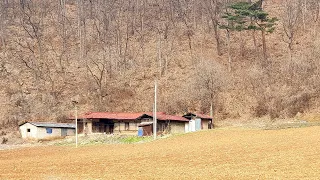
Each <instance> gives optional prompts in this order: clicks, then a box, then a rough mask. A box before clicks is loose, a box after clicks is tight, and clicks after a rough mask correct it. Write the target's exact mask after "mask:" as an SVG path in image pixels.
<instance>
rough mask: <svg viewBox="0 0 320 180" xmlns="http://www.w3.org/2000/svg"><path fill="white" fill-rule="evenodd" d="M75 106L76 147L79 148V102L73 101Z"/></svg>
mask: <svg viewBox="0 0 320 180" xmlns="http://www.w3.org/2000/svg"><path fill="white" fill-rule="evenodd" d="M72 104H73V105H74V113H75V120H76V147H78V107H77V104H78V101H72Z"/></svg>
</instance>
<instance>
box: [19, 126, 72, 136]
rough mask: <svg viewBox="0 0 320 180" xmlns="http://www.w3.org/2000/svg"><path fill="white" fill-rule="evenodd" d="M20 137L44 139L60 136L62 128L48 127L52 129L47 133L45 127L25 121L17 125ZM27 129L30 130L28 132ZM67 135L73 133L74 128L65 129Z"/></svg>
mask: <svg viewBox="0 0 320 180" xmlns="http://www.w3.org/2000/svg"><path fill="white" fill-rule="evenodd" d="M19 129H20V133H21V136H22V138H25V139H46V138H53V137H61V131H62V128H50V129H51V130H52V131H51V133H48V131H47V128H46V127H37V126H35V125H33V124H31V123H25V124H23V125H22V126H20V127H19ZM28 129H29V131H30V132H28ZM66 132H67V135H68V136H73V135H74V134H75V129H72V128H67V129H66Z"/></svg>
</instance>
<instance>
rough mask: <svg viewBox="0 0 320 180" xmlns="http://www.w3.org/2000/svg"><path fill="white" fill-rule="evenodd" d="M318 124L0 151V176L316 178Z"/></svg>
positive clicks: (319, 141) (319, 148)
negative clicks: (113, 142) (314, 125)
mask: <svg viewBox="0 0 320 180" xmlns="http://www.w3.org/2000/svg"><path fill="white" fill-rule="evenodd" d="M319 167H320V127H308V128H295V129H283V130H252V129H216V130H212V131H203V132H197V133H190V134H186V135H179V136H174V137H171V138H168V139H160V140H157V141H153V142H148V143H141V144H122V145H89V146H81V147H79V148H74V147H71V146H46V147H37V148H35V147H33V148H22V149H14V150H4V151H0V179H303V178H305V179H318V178H320V168H319Z"/></svg>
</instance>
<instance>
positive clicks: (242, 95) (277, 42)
mask: <svg viewBox="0 0 320 180" xmlns="http://www.w3.org/2000/svg"><path fill="white" fill-rule="evenodd" d="M230 2H234V1H230ZM299 2H300V1H299ZM0 3H1V8H2V9H1V11H0V12H1V19H0V30H1V34H0V37H1V38H0V40H1V43H0V78H1V82H0V87H1V89H0V110H1V114H0V123H1V122H2V126H1V127H16V126H17V124H18V122H20V121H25V120H39V121H49V120H53V121H64V120H65V117H66V116H69V115H70V113H72V110H73V105H72V101H73V100H76V101H78V102H79V104H78V106H79V109H80V112H87V111H130V112H132V111H151V110H152V104H153V101H152V99H153V98H152V97H153V84H154V80H155V79H158V82H159V95H158V99H159V104H158V110H159V111H165V112H168V113H172V114H182V113H184V112H187V111H198V112H203V113H208V112H209V110H210V104H211V103H212V104H213V107H214V115H215V117H216V119H226V118H256V117H263V116H268V117H270V118H291V117H295V116H297V114H298V115H299V114H300V115H301V114H302V115H308V114H315V113H318V112H319V111H320V109H319V102H320V101H319V97H320V96H319V95H320V91H319V90H320V78H319V77H320V76H319V75H320V70H319V68H320V61H319V54H320V48H319V47H320V37H319V33H318V32H319V20H318V17H319V6H320V5H319V3H318V1H316V0H311V1H305V2H303V3H302V4H301V2H300V4H299V3H298V1H295V0H293V1H288V2H285V1H280V0H265V1H264V2H263V9H264V10H265V11H266V12H268V13H269V16H270V17H277V18H278V19H279V20H278V21H277V22H276V23H277V25H276V28H275V31H274V32H273V33H268V34H267V35H266V45H267V54H266V55H267V60H264V59H263V43H262V41H261V40H262V39H261V33H260V32H259V31H256V32H252V31H241V32H237V31H232V32H231V33H230V43H229V45H230V51H228V41H227V38H226V31H225V30H224V29H220V28H219V26H218V25H219V24H220V23H223V22H224V20H223V18H222V16H223V14H224V12H225V11H226V9H227V8H228V5H227V4H225V1H220V0H203V1H171V0H164V1H161V2H159V1H154V0H150V1H146V0H135V1H125V0H113V1H84V0H77V1H75V0H60V1H53V0H52V1H38V0H24V1H18V0H14V1H10V2H9V1H1V2H0ZM304 3H306V4H304ZM228 52H229V53H228ZM228 54H230V57H231V59H232V63H231V64H229V63H228V59H229V56H228ZM262 64H264V65H262ZM230 65H231V67H232V68H231V69H230V71H229V66H230Z"/></svg>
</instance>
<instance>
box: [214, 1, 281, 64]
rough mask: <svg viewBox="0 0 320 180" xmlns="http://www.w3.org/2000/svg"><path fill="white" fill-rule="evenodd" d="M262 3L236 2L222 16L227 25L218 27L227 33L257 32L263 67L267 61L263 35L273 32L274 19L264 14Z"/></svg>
mask: <svg viewBox="0 0 320 180" xmlns="http://www.w3.org/2000/svg"><path fill="white" fill-rule="evenodd" d="M261 5H262V1H261V0H260V1H258V2H256V3H250V2H236V3H233V4H231V5H230V6H228V8H227V9H228V10H227V12H226V13H225V14H224V16H222V18H223V19H225V20H226V21H227V22H228V23H227V25H220V28H222V29H226V30H228V31H230V30H231V31H233V30H236V31H243V30H254V31H256V30H258V31H260V32H261V36H262V47H263V60H264V61H263V63H262V64H263V65H265V64H266V61H267V45H266V39H265V35H266V33H272V32H273V31H274V30H275V25H276V21H277V20H278V19H277V18H275V17H272V18H270V17H269V14H268V13H267V12H265V11H264V10H263V9H262V7H261Z"/></svg>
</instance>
